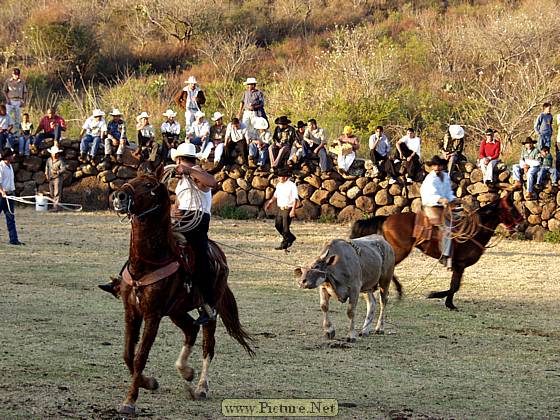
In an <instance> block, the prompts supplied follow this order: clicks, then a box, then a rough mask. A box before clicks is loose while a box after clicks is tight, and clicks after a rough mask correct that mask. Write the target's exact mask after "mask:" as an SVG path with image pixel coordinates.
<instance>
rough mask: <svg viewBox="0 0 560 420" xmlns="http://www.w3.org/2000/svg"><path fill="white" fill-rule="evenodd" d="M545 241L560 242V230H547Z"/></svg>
mask: <svg viewBox="0 0 560 420" xmlns="http://www.w3.org/2000/svg"><path fill="white" fill-rule="evenodd" d="M544 241H545V242H549V243H551V244H560V230H552V231H549V232H545V234H544Z"/></svg>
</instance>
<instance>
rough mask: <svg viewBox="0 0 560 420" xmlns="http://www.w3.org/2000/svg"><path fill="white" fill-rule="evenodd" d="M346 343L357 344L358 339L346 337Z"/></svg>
mask: <svg viewBox="0 0 560 420" xmlns="http://www.w3.org/2000/svg"><path fill="white" fill-rule="evenodd" d="M346 342H347V343H355V342H356V339H355V338H353V337H346Z"/></svg>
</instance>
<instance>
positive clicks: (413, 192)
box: [14, 140, 560, 239]
mask: <svg viewBox="0 0 560 420" xmlns="http://www.w3.org/2000/svg"><path fill="white" fill-rule="evenodd" d="M47 147H50V143H48V142H46V143H45V144H44V146H43V149H42V150H41V151H40V157H35V156H32V157H29V158H26V159H24V160H23V161H21V162H18V163H15V165H14V166H15V167H16V181H17V182H16V190H17V192H18V193H19V194H20V195H34V194H35V191H36V190H37V191H38V192H46V191H48V185H47V184H46V183H45V181H44V177H43V170H44V164H45V161H46V159H47V157H48V153H47V151H46V148H47ZM62 147H63V148H64V152H63V153H64V156H65V158H66V161H67V163H68V165H69V167H70V169H71V171H72V173H71V175H70V176H68V178H67V179H66V181H65V183H66V185H67V187H66V189H65V191H64V201H66V202H70V203H80V204H82V205H84V208H85V209H86V210H93V209H106V208H108V197H109V194H110V192H111V191H112V190H114V189H116V188H118V187H120V186H121V185H122V184H123V183H124V182H126V180H127V179H130V178H133V177H134V176H135V175H136V169H137V167H138V161H137V160H136V159H135V158H134V157H133V156H132V155H131V154H130V152H127V153H126V154H125V156H124V162H123V164H122V165H117V164H116V163H115V162H113V163H111V164H106V163H99V164H97V165H83V164H80V163H79V162H78V160H77V157H78V154H79V152H78V150H79V142H77V141H71V140H63V142H62ZM101 158H102V155H101V154H100V155H98V160H101ZM499 171H500V173H499V180H500V181H501V182H503V183H511V179H510V178H511V177H510V172H509V171H508V170H507V169H506V168H505V167H504V166H502V167H500V168H499ZM216 179H217V180H218V182H219V187H218V188H217V189H216V191H214V198H213V208H214V210H215V211H219V210H220V209H222V208H224V207H239V208H242V209H244V210H245V211H246V212H247V213H248V214H249V215H250V216H251V217H267V216H270V215H273V214H275V212H276V209H275V208H274V206H273V207H272V208H271V209H270V211H269V212H265V210H264V204H265V202H266V200H268V199H270V198H271V197H272V194H273V193H274V186H275V185H276V182H277V178H276V177H275V176H274V175H272V174H271V173H269V172H264V171H260V170H257V169H251V168H244V167H242V166H240V165H233V167H231V168H230V169H229V170H228V171H221V172H219V173H217V174H216ZM293 179H294V180H295V182H296V184H297V185H298V191H299V194H300V198H301V203H302V205H301V207H300V208H298V209H297V216H298V218H300V219H305V220H316V219H319V218H322V219H324V220H328V221H350V220H355V219H360V218H363V217H365V216H367V215H376V216H379V215H391V214H395V213H399V212H410V211H416V210H418V209H420V207H421V201H420V185H421V183H419V182H414V183H412V184H407V185H399V184H393V185H389V183H388V181H387V180H384V179H381V177H379V176H378V174H377V172H376V170H375V168H373V167H372V165H371V162H368V161H364V160H361V159H357V160H356V162H355V164H354V165H353V166H352V168H351V169H350V173H349V174H348V175H341V174H339V173H338V172H332V173H330V174H320V173H319V172H318V169H317V168H315V167H310V166H308V165H303V167H302V168H301V169H300V170H296V171H294V175H293ZM453 186H454V188H456V191H457V196H458V197H460V198H461V199H463V201H464V202H465V203H466V204H467V205H468V206H470V207H478V206H483V205H485V204H487V203H488V202H490V201H492V200H495V199H496V198H498V196H499V195H498V194H499V192H498V191H492V190H491V189H489V188H488V186H487V185H485V184H484V183H483V182H482V172H481V171H480V170H479V169H477V168H476V167H475V166H474V165H473V164H472V163H466V164H465V165H464V167H463V172H462V175H461V176H460V177H459V178H456V179H453ZM514 199H515V202H516V206H517V207H518V209H519V210H520V211H521V212H522V214H524V215H525V218H526V221H527V223H526V226H525V227H524V230H525V233H526V236H527V237H528V238H531V239H542V236H543V234H544V232H545V231H546V230H558V229H560V193H558V191H557V189H556V188H555V187H553V186H551V185H550V183H549V184H548V185H546V187H545V188H544V189H543V190H542V191H540V192H539V193H538V199H537V200H532V201H526V200H525V198H524V196H523V193H522V192H521V191H516V192H514Z"/></svg>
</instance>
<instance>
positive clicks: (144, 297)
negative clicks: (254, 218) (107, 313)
mask: <svg viewBox="0 0 560 420" xmlns="http://www.w3.org/2000/svg"><path fill="white" fill-rule="evenodd" d="M162 170H163V166H160V167H159V168H158V169H157V170H156V172H155V173H154V174H140V175H139V176H138V177H136V178H134V179H133V180H131V181H130V182H128V183H126V184H124V185H123V186H122V187H121V188H120V189H119V190H117V191H116V192H115V193H114V196H113V205H114V207H115V210H117V211H118V212H120V213H126V214H127V215H128V217H129V218H130V219H131V224H132V232H131V234H130V253H129V263H128V267H127V270H125V272H124V273H123V278H124V280H123V281H122V283H121V287H120V295H121V298H122V300H123V303H124V310H125V348H124V360H125V362H126V365H127V366H128V369H129V370H130V374H131V375H132V383H131V385H130V388H129V391H128V395H127V396H126V398H125V400H124V402H123V403H122V404H121V405H120V406H119V408H118V410H119V412H120V413H122V414H133V413H134V412H135V404H136V400H137V399H138V391H139V388H145V389H149V390H154V389H157V387H158V383H157V381H156V379H155V378H152V377H147V376H144V375H143V373H142V372H143V370H144V368H145V366H146V362H147V360H148V354H149V353H150V348H151V347H152V344H153V343H154V340H155V338H156V335H157V332H158V328H159V324H160V322H161V320H162V318H163V317H164V316H169V317H170V318H171V321H172V322H173V323H174V324H175V325H177V326H178V327H179V328H180V329H181V330H182V331H183V333H184V335H185V341H184V345H183V348H182V350H181V352H180V354H179V358H178V359H177V361H176V362H175V366H176V368H177V370H178V371H179V373H180V374H181V376H182V377H183V378H184V379H185V380H186V381H188V382H191V381H192V380H193V378H194V369H193V368H192V367H190V366H189V364H188V358H189V355H190V353H191V351H192V348H193V346H194V344H195V342H196V338H197V335H198V332H199V328H200V327H199V326H198V325H195V324H194V323H193V319H192V318H191V316H190V315H189V314H188V312H189V311H191V310H193V309H194V308H197V307H199V306H200V305H201V304H202V297H201V295H200V293H198V291H197V289H191V288H190V279H189V272H190V269H189V267H188V265H186V264H183V262H182V261H181V258H182V257H181V255H180V251H179V248H178V246H177V245H176V243H175V240H174V239H173V235H172V231H171V216H170V211H169V210H170V198H169V193H168V191H167V186H166V185H165V184H163V183H161V182H160V181H159V180H160V179H161V175H162ZM187 239H188V237H187ZM209 253H210V254H209V256H210V260H211V261H213V264H212V265H213V271H214V272H215V274H216V276H215V286H214V291H215V294H216V302H217V304H216V307H217V310H218V313H219V315H220V317H221V318H222V321H223V323H224V325H225V327H226V330H227V332H228V334H229V335H230V336H232V337H233V338H234V339H235V340H237V341H238V342H239V344H241V345H242V346H243V347H244V348H245V350H246V351H247V352H248V353H249V354H250V355H253V354H254V352H253V350H252V348H251V346H250V344H249V342H250V341H251V338H250V336H249V335H248V334H247V333H246V332H245V331H244V330H243V328H242V326H241V324H240V322H239V315H238V310H237V304H236V301H235V297H234V295H233V293H232V291H231V290H230V288H229V287H228V285H227V276H228V267H227V263H226V257H225V255H224V254H223V252H222V251H221V250H220V248H219V247H218V246H217V245H216V244H215V243H211V244H210V249H209ZM208 276H209V279H208V281H210V276H212V273H208ZM127 279H128V280H127ZM130 283H132V284H130ZM142 321H144V331H143V333H142V338H141V340H140V345H139V347H138V351H136V353H135V347H136V343H137V342H138V338H139V335H140V327H141V325H142ZM215 331H216V321H211V322H208V323H207V324H205V325H204V326H203V327H202V332H203V342H202V352H203V365H202V371H201V373H200V380H199V382H198V385H197V387H196V390H195V391H194V392H193V391H192V389H191V388H190V386H189V385H188V384H187V386H188V390H189V392H190V394H191V397H192V398H194V399H200V398H207V397H208V396H209V387H208V378H207V375H208V368H209V366H210V362H211V360H212V358H213V357H214V346H215V339H214V334H215Z"/></svg>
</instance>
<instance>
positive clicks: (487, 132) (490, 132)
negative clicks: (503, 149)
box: [484, 128, 494, 134]
mask: <svg viewBox="0 0 560 420" xmlns="http://www.w3.org/2000/svg"><path fill="white" fill-rule="evenodd" d="M484 134H494V130H492V129H491V128H487V129H486V131H485V132H484Z"/></svg>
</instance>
